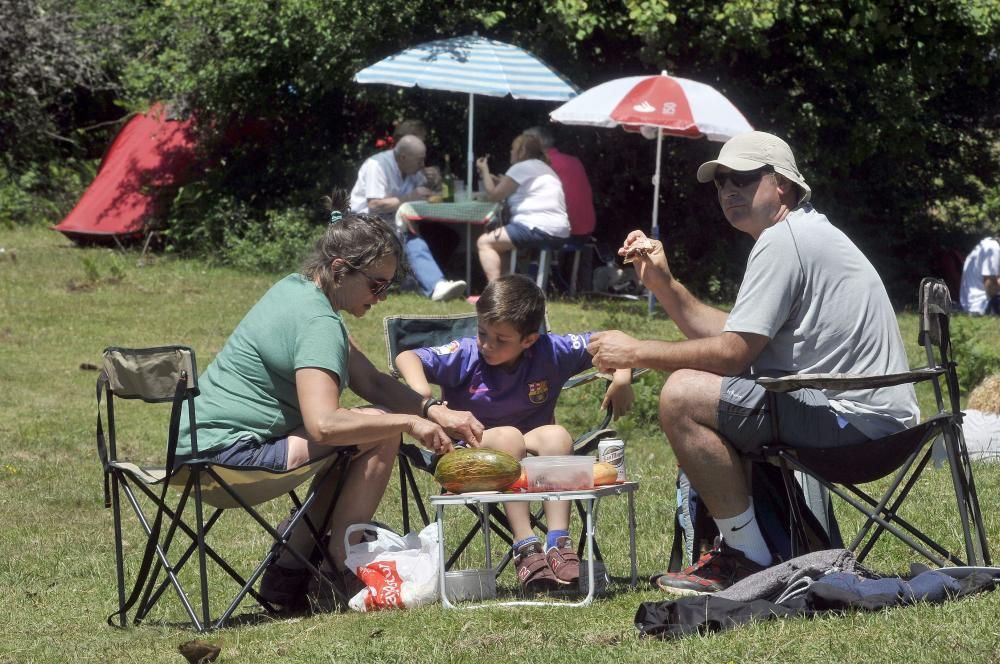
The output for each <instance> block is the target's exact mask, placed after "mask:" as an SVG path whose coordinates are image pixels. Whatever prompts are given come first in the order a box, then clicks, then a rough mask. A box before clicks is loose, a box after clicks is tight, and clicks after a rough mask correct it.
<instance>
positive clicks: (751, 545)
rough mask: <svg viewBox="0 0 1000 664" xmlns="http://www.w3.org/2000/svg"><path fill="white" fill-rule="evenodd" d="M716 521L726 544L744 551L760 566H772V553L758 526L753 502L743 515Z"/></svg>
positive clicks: (744, 553)
mask: <svg viewBox="0 0 1000 664" xmlns="http://www.w3.org/2000/svg"><path fill="white" fill-rule="evenodd" d="M714 521H715V525H716V526H718V527H719V533H720V534H721V535H722V540H723V541H724V542H725V543H726V544H728V545H729V546H731V547H732V548H734V549H736V550H737V551H742V552H743V555H745V556H746V557H747V558H749V559H750V560H752V561H754V562H755V563H757V564H758V565H764V566H767V565H770V564H771V560H772V558H771V552H770V550H768V548H767V543H766V542H765V541H764V536H763V535H762V534H761V532H760V526H759V525H757V516H756V515H755V514H754V511H753V503H752V502H751V503H750V507H748V508H747V511H745V512H743V513H742V514H737V515H736V516H733V517H730V518H728V519H715V520H714Z"/></svg>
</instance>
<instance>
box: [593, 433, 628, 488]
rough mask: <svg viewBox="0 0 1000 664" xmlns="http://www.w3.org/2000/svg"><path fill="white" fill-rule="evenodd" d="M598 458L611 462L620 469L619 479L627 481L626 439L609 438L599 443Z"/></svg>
mask: <svg viewBox="0 0 1000 664" xmlns="http://www.w3.org/2000/svg"><path fill="white" fill-rule="evenodd" d="M597 460H598V461H603V462H605V463H610V464H611V465H612V466H614V467H615V469H616V470H617V471H618V481H619V482H624V481H625V441H623V440H621V439H620V438H607V439H605V440H602V441H601V442H600V443H598V444H597Z"/></svg>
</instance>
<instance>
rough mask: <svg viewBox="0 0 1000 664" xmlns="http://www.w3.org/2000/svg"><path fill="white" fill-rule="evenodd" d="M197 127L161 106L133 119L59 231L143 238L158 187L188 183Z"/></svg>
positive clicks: (81, 237) (75, 236)
mask: <svg viewBox="0 0 1000 664" xmlns="http://www.w3.org/2000/svg"><path fill="white" fill-rule="evenodd" d="M193 128H194V123H193V122H192V121H191V120H190V119H188V120H171V119H169V118H168V116H167V111H166V109H164V108H163V106H162V105H160V104H157V105H155V106H153V107H152V108H150V109H149V111H148V112H147V113H146V114H144V115H143V114H139V115H136V116H135V117H133V118H132V119H131V120H129V122H128V124H126V125H125V127H123V128H122V130H121V131H120V132H119V133H118V136H116V137H115V140H114V142H113V143H112V144H111V147H110V148H108V151H107V154H105V155H104V159H103V160H102V161H101V167H100V169H99V170H98V172H97V177H96V178H94V181H93V182H92V183H91V184H90V186H89V187H87V190H86V191H85V192H84V193H83V196H82V197H81V198H80V200H79V202H78V203H77V204H76V207H74V208H73V210H72V211H71V212H70V213H69V214H68V215H67V216H66V218H65V219H63V220H62V221H61V222H60V223H59V224H58V225H56V226H53V229H54V230H57V231H59V232H61V233H63V234H64V235H66V237H68V238H70V239H71V240H74V241H77V242H80V241H88V240H90V241H93V240H125V239H138V238H141V237H142V236H143V235H144V233H145V228H146V223H147V222H148V221H149V219H150V217H151V216H152V215H153V213H154V212H155V211H156V210H155V204H156V201H155V196H154V194H155V190H156V188H158V187H164V186H171V185H178V184H182V183H183V181H184V177H185V175H186V173H187V171H188V168H189V167H190V166H191V164H192V162H193V161H194V156H195V141H194V131H193Z"/></svg>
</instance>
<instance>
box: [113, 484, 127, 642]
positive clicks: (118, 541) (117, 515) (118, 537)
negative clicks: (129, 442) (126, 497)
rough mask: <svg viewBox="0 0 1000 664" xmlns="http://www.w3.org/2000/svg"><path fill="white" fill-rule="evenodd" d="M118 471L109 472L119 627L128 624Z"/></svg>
mask: <svg viewBox="0 0 1000 664" xmlns="http://www.w3.org/2000/svg"><path fill="white" fill-rule="evenodd" d="M118 491H119V479H118V473H116V472H112V473H111V509H112V512H113V514H114V525H115V577H116V579H117V581H118V616H119V620H120V624H119V625H118V626H119V627H127V626H128V616H126V615H125V552H124V551H123V549H122V508H121V499H120V497H119V495H118Z"/></svg>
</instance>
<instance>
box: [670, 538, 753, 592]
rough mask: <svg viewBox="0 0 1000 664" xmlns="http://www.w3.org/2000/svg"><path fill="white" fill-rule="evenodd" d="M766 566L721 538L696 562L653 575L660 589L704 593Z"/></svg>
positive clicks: (717, 589) (718, 588) (740, 579)
mask: <svg viewBox="0 0 1000 664" xmlns="http://www.w3.org/2000/svg"><path fill="white" fill-rule="evenodd" d="M763 569H765V568H764V566H763V565H758V564H757V563H755V562H754V561H752V560H750V559H749V558H747V557H746V556H745V555H744V554H743V552H742V551H739V550H738V549H734V548H732V547H731V546H728V545H726V543H725V542H724V541H723V540H722V539H721V538H717V539H716V540H715V546H714V547H713V548H712V550H711V551H709V552H708V553H706V554H704V555H703V556H702V557H701V558H699V559H698V562H696V563H695V564H694V565H691V566H690V567H686V568H684V569H682V570H681V571H680V572H664V573H663V574H660V575H659V576H657V577H655V578H654V582H655V583H656V585H657V586H658V587H659V588H660V589H661V590H665V591H667V592H669V593H674V594H675V595H702V594H704V593H715V592H719V591H720V590H725V589H726V588H728V587H729V586H731V585H733V584H734V583H736V582H737V581H742V580H743V579H745V578H747V577H748V576H750V575H751V574H756V573H757V572H760V571H761V570H763Z"/></svg>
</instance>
